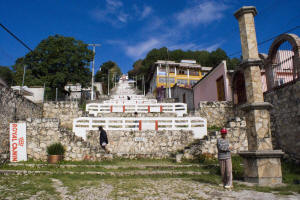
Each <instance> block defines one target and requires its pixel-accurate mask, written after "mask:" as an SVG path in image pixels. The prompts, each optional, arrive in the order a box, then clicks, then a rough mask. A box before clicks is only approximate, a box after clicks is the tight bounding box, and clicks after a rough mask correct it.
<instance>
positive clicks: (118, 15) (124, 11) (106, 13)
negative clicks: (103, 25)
mask: <svg viewBox="0 0 300 200" xmlns="http://www.w3.org/2000/svg"><path fill="white" fill-rule="evenodd" d="M132 11H133V12H132ZM152 11H153V10H152V8H151V7H150V6H143V7H142V6H141V7H138V6H137V5H133V6H132V7H129V8H126V6H124V4H123V2H122V1H120V0H106V3H105V8H103V9H100V8H95V9H93V10H92V11H90V13H89V14H90V16H91V17H92V18H93V19H95V20H97V21H99V22H108V23H110V24H112V25H114V26H116V25H120V24H125V23H127V22H128V21H129V20H132V19H134V20H136V19H137V18H139V19H144V18H146V17H147V16H149V15H150V14H151V13H152Z"/></svg>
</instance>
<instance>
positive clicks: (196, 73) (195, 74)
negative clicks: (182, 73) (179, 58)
mask: <svg viewBox="0 0 300 200" xmlns="http://www.w3.org/2000/svg"><path fill="white" fill-rule="evenodd" d="M190 75H191V76H199V72H198V71H197V70H192V69H191V70H190Z"/></svg>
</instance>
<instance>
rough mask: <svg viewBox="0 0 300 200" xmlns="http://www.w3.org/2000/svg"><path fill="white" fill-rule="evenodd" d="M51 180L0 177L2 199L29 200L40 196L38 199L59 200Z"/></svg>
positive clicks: (35, 176) (0, 195) (29, 177)
mask: <svg viewBox="0 0 300 200" xmlns="http://www.w3.org/2000/svg"><path fill="white" fill-rule="evenodd" d="M51 183H52V182H51V180H50V179H49V178H48V177H45V176H39V175H27V176H0V186H1V187H0V199H6V198H8V197H12V199H29V198H30V197H31V196H32V195H38V197H40V198H38V199H43V198H44V199H47V197H48V198H50V197H54V198H58V196H57V195H58V194H57V193H56V191H55V189H54V188H53V187H52V185H51Z"/></svg>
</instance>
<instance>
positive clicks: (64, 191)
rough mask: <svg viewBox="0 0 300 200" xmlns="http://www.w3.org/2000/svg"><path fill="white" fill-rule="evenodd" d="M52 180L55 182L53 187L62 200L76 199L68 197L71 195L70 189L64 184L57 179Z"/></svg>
mask: <svg viewBox="0 0 300 200" xmlns="http://www.w3.org/2000/svg"><path fill="white" fill-rule="evenodd" d="M51 180H52V182H53V187H54V188H55V190H56V192H57V193H58V194H59V196H60V197H61V198H62V199H66V200H73V199H75V197H73V196H71V195H68V194H69V191H68V188H67V187H64V186H63V183H62V182H61V181H60V180H58V179H55V178H52V179H51Z"/></svg>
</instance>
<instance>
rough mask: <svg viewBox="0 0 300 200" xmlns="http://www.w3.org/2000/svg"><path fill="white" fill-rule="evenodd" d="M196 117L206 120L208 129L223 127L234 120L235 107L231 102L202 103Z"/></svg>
mask: <svg viewBox="0 0 300 200" xmlns="http://www.w3.org/2000/svg"><path fill="white" fill-rule="evenodd" d="M195 115H196V116H200V117H204V118H206V120H207V127H211V126H217V127H222V126H224V125H226V123H227V122H228V121H229V120H230V119H232V118H234V112H233V105H232V102H229V101H215V102H210V101H202V102H200V103H199V108H198V109H197V110H196V111H195Z"/></svg>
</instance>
